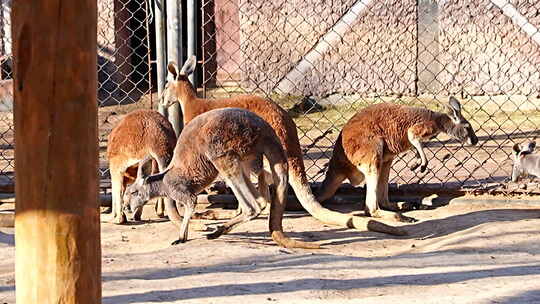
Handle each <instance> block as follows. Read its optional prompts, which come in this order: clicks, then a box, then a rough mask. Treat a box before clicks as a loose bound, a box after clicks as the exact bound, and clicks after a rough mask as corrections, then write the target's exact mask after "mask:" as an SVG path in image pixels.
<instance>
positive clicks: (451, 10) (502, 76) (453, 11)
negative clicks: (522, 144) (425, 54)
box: [437, 0, 540, 95]
mask: <svg viewBox="0 0 540 304" xmlns="http://www.w3.org/2000/svg"><path fill="white" fill-rule="evenodd" d="M510 2H511V3H512V4H513V5H514V7H515V8H516V9H517V10H518V11H519V12H520V13H521V14H523V15H524V16H525V17H527V19H528V21H529V22H530V23H531V24H532V25H533V26H535V27H536V28H537V29H540V1H528V0H513V1H510ZM440 29H441V32H440V40H439V43H440V57H439V58H440V60H441V65H442V66H444V69H443V70H442V72H441V74H440V75H439V76H438V77H437V79H438V81H439V82H440V83H441V84H442V89H443V92H445V93H451V94H456V93H460V92H461V91H462V90H463V91H464V93H465V94H467V95H483V94H524V95H529V94H538V91H539V89H540V84H539V82H540V70H539V69H540V46H539V45H538V44H536V43H535V42H534V41H533V40H531V39H530V38H529V37H528V36H527V35H526V34H525V33H524V32H523V31H522V30H521V29H520V28H519V27H518V26H517V25H515V24H514V23H512V20H511V18H509V17H508V16H505V15H504V14H503V13H502V11H501V9H499V8H498V7H497V6H496V5H494V4H493V3H492V2H491V1H489V0H474V1H473V0H459V1H458V0H452V1H441V3H440Z"/></svg>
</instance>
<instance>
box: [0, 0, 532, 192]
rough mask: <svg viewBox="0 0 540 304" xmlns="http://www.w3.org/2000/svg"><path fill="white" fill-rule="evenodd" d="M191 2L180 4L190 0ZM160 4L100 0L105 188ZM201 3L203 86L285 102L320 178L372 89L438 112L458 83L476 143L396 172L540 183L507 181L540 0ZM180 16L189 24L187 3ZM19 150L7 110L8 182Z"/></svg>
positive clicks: (151, 50) (3, 133)
mask: <svg viewBox="0 0 540 304" xmlns="http://www.w3.org/2000/svg"><path fill="white" fill-rule="evenodd" d="M156 1H157V2H156ZM192 2H193V1H182V2H179V4H181V7H182V10H183V11H186V10H187V5H190V4H191V3H192ZM0 4H1V5H0V58H3V59H2V60H0V72H1V73H0V78H1V79H10V78H11V72H12V71H11V67H10V62H11V60H12V58H11V51H10V49H11V36H10V34H9V33H10V26H9V24H10V22H9V14H10V10H9V7H10V0H0ZM164 4H166V2H164V1H158V0H99V1H98V6H99V17H98V45H99V49H98V50H97V56H98V67H97V69H98V80H99V89H98V99H99V105H100V111H99V123H100V147H101V154H100V155H101V169H102V173H103V176H104V183H103V186H104V188H106V187H107V186H108V184H107V182H106V179H107V174H108V173H107V161H106V159H105V149H106V144H107V135H108V133H109V132H110V130H111V128H112V127H113V126H114V124H115V123H116V122H117V121H118V120H119V119H120V118H121V117H122V115H123V114H125V113H127V112H129V111H131V110H133V109H136V108H141V107H145V108H156V95H157V94H156V92H157V85H156V83H157V81H156V79H157V75H156V68H155V64H154V63H155V58H156V56H157V55H156V41H155V39H156V36H157V35H156V31H155V28H156V26H155V22H156V20H155V16H156V15H158V13H161V12H156V11H155V9H156V7H160V6H163V5H164ZM196 5H197V7H196V9H197V12H198V18H197V22H196V25H197V29H198V35H197V37H195V38H197V39H195V40H190V42H189V43H192V41H196V42H197V48H198V49H197V50H196V52H197V54H198V58H199V59H200V60H201V62H202V66H201V67H200V68H201V70H200V72H201V73H199V76H198V77H199V78H198V79H195V80H199V83H200V89H201V90H200V93H201V95H203V96H206V97H228V96H234V95H237V94H241V93H251V94H259V95H262V96H266V97H268V98H270V99H272V100H273V101H275V102H277V103H278V104H280V105H281V106H282V107H283V108H285V109H286V110H288V111H289V113H290V114H291V115H292V116H293V117H294V120H295V122H296V124H297V126H298V131H299V136H300V141H301V144H302V146H303V149H304V154H305V163H306V168H307V171H308V176H309V178H310V180H311V181H312V182H318V181H321V180H322V178H323V177H324V172H325V168H326V165H327V163H328V160H329V158H330V157H331V153H332V147H333V144H334V143H335V140H336V138H337V135H338V134H339V131H340V130H341V128H342V127H343V125H344V124H345V123H346V122H347V120H348V119H349V118H350V117H352V115H354V113H355V112H356V111H358V110H360V109H362V108H363V107H365V106H367V105H370V104H373V103H378V102H396V103H403V104H408V105H414V106H420V107H427V108H430V109H433V110H438V111H444V110H445V109H444V104H445V103H446V102H447V100H448V97H449V96H456V97H457V98H458V99H460V100H461V101H462V103H463V105H464V113H465V116H466V118H467V119H468V120H469V121H471V123H472V124H473V127H474V128H475V129H476V130H477V135H478V137H479V139H480V142H479V145H477V146H475V147H463V146H462V145H461V144H458V143H456V142H454V141H452V140H449V138H447V137H445V136H444V135H441V136H439V137H438V138H437V139H435V140H433V141H431V142H430V143H429V144H428V145H427V149H426V150H427V151H426V154H427V156H428V158H429V159H430V160H431V161H430V165H429V170H428V171H427V172H425V173H418V172H413V171H411V170H410V169H409V168H408V166H407V165H408V163H409V162H410V161H411V160H412V158H413V157H414V154H413V153H412V152H411V153H406V154H404V155H401V156H400V157H399V159H397V160H396V161H395V163H394V165H393V167H392V173H391V183H393V184H394V185H396V186H399V187H402V186H403V187H405V185H407V186H408V187H414V186H417V187H432V188H438V189H472V190H476V191H503V192H504V191H514V190H517V191H529V192H540V186H539V185H538V183H537V182H536V181H535V180H525V182H521V183H520V184H519V185H516V184H512V183H509V176H510V174H511V170H512V160H513V154H512V146H513V144H514V143H520V142H523V141H525V140H534V139H536V138H537V137H538V136H539V135H540V32H539V29H540V2H537V1H528V0H512V1H507V0H453V1H446V0H445V1H443V0H439V1H426V0H415V1H412V0H406V1H398V0H385V1H382V0H337V1H330V2H329V1H322V0H302V1H299V0H295V1H286V0H275V1H262V0H200V1H197V2H196ZM162 8H163V7H162ZM163 9H164V8H163ZM163 12H165V11H163ZM190 16H191V15H190ZM183 18H184V21H183V23H182V26H181V27H182V28H186V27H187V21H186V20H185V18H187V16H186V13H185V12H184V15H183ZM193 24H195V23H194V22H191V23H190V26H191V25H193ZM188 36H189V35H185V33H182V34H181V35H179V37H182V41H183V42H181V43H182V45H181V46H180V49H182V47H187V46H188V45H187V44H188V42H187V37H188ZM191 37H192V36H191ZM164 47H166V46H164ZM191 51H192V50H191ZM2 56H5V57H2ZM180 57H182V56H180ZM184 58H185V54H184ZM0 92H1V91H0ZM0 99H1V96H0ZM13 149H14V142H13V120H12V114H11V113H10V112H9V111H7V112H6V111H4V112H0V173H1V175H0V176H1V178H3V179H6V180H7V181H9V180H11V179H12V178H13V176H14V172H13V171H14V159H13ZM1 182H2V180H0V183H1Z"/></svg>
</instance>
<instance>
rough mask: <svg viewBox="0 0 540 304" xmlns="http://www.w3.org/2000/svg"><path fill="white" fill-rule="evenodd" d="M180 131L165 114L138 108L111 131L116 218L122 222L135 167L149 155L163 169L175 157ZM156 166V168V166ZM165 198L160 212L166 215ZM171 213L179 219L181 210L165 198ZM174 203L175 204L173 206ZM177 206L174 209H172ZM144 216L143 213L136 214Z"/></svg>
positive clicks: (109, 149)
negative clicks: (176, 130) (126, 193)
mask: <svg viewBox="0 0 540 304" xmlns="http://www.w3.org/2000/svg"><path fill="white" fill-rule="evenodd" d="M175 145H176V135H175V133H174V130H173V128H172V125H171V124H170V123H169V121H167V119H166V118H165V117H163V116H162V115H161V114H159V113H158V112H156V111H152V110H137V111H133V112H131V113H129V114H127V115H126V116H125V117H124V118H123V119H122V120H121V121H120V122H119V123H118V124H117V125H116V126H115V127H114V129H113V130H112V131H111V134H109V138H108V144H107V158H108V159H109V169H110V171H111V192H112V222H114V223H116V224H122V223H125V222H126V216H125V215H124V213H123V211H122V193H123V191H124V189H125V187H126V186H127V184H129V183H130V182H131V181H130V179H131V176H132V175H133V173H132V172H133V170H134V169H135V168H134V166H136V165H137V164H138V163H139V162H140V161H141V160H143V159H144V158H145V157H146V156H147V155H151V156H152V158H153V159H154V160H155V162H156V163H157V167H158V168H157V169H159V171H163V170H164V169H165V167H166V166H167V165H168V164H169V161H170V160H171V158H172V155H173V151H174V146H175ZM155 169H156V168H154V170H155ZM162 205H163V202H162V201H161V200H158V202H157V203H156V212H157V213H158V215H159V216H162V215H163V214H162V213H163V211H162V208H163V206H162ZM165 205H166V206H165V207H166V208H167V213H168V216H169V217H171V220H173V219H177V218H178V217H179V216H178V211H177V210H176V206H175V205H174V203H173V202H172V201H170V200H169V201H167V200H165ZM171 207H174V208H171ZM171 209H174V210H171ZM134 218H135V219H136V220H138V219H140V213H138V214H136V216H135V217H134Z"/></svg>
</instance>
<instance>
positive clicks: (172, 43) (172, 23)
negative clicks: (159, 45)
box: [167, 0, 183, 136]
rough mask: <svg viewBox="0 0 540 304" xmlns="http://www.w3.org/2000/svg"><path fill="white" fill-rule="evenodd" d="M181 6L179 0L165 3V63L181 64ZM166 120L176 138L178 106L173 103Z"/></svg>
mask: <svg viewBox="0 0 540 304" xmlns="http://www.w3.org/2000/svg"><path fill="white" fill-rule="evenodd" d="M181 7H182V4H181V2H180V1H179V0H169V1H167V61H168V62H169V61H174V62H176V63H177V64H178V65H181V64H182V23H181V22H180V20H181V16H182V11H181ZM168 111H169V113H168V118H169V121H170V122H171V124H172V126H173V128H174V132H175V133H176V136H178V135H180V132H181V131H182V127H183V121H182V111H181V110H180V104H178V103H174V104H173V105H172V106H170V107H169V109H168Z"/></svg>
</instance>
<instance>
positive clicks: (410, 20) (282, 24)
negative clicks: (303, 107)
mask: <svg viewBox="0 0 540 304" xmlns="http://www.w3.org/2000/svg"><path fill="white" fill-rule="evenodd" d="M220 2H223V1H216V3H220ZM424 2H430V3H429V4H432V3H433V2H434V1H427V0H424ZM227 3H228V2H227ZM329 3H331V5H329ZM355 3H356V1H354V0H337V1H332V2H328V1H324V0H295V1H285V0H275V1H265V0H250V1H247V0H238V4H237V5H236V4H235V5H236V9H237V10H238V13H239V16H238V18H239V35H238V36H235V35H230V33H229V32H234V29H235V27H236V26H237V25H236V23H231V22H221V24H223V30H219V29H218V30H217V38H216V39H217V41H218V43H217V54H218V55H217V56H218V58H221V59H220V60H218V61H219V62H218V67H217V69H218V70H219V69H220V67H221V69H226V70H235V69H236V68H238V69H240V70H241V71H242V73H241V74H240V75H238V76H237V79H238V80H240V81H241V83H242V85H243V86H245V87H247V88H248V89H251V90H255V89H260V90H262V91H265V92H271V91H272V90H273V89H274V88H275V87H276V85H277V84H278V82H279V81H280V79H282V78H283V77H285V75H287V74H288V73H289V72H290V71H291V70H292V69H294V67H295V66H296V65H297V64H298V62H299V61H300V60H301V59H302V57H303V56H304V55H305V54H306V53H307V52H309V51H310V50H311V49H312V48H313V47H314V46H315V45H316V44H317V41H318V40H319V39H320V38H321V37H322V36H323V35H324V34H325V33H326V32H327V31H328V30H329V29H331V28H332V26H334V24H335V23H336V22H338V21H339V20H340V18H341V17H342V16H343V15H344V14H345V13H346V12H347V11H348V10H349V9H350V7H351V6H352V5H354V4H355ZM435 4H436V5H435V6H436V7H435V9H430V10H427V11H426V12H424V11H422V5H421V6H420V8H419V9H420V11H419V14H420V15H421V14H433V15H432V16H430V15H428V16H424V15H422V16H420V19H421V20H420V22H421V23H424V22H426V20H429V18H432V22H433V24H427V25H425V26H424V27H422V26H423V25H422V24H421V25H420V27H419V28H420V34H421V35H420V41H421V43H423V44H425V40H423V39H435V43H436V46H437V47H433V46H432V45H425V46H424V45H420V46H419V48H418V52H417V44H416V43H417V42H416V41H417V36H418V34H417V24H416V21H417V19H416V18H417V17H416V16H417V7H416V1H412V0H405V1H398V0H387V1H382V0H379V1H372V2H371V3H370V4H369V5H368V8H367V9H366V10H365V11H364V12H363V13H362V14H360V15H359V16H358V18H356V20H355V22H354V23H352V24H351V29H350V31H348V32H347V33H345V34H344V35H343V38H342V39H341V41H340V42H339V43H337V44H336V45H334V46H333V47H332V49H331V50H329V51H328V52H326V53H324V54H320V56H319V58H318V59H317V60H316V62H313V69H310V70H309V71H308V72H306V73H305V76H306V77H305V78H304V79H300V80H299V81H298V82H297V83H296V87H295V89H294V91H293V92H291V93H293V94H315V95H325V94H329V93H332V92H341V93H352V92H360V93H364V94H382V95H387V94H396V93H397V94H405V95H414V94H422V93H431V94H435V93H442V94H464V95H483V94H537V93H538V91H539V89H540V84H539V83H540V73H539V66H540V65H539V63H540V50H539V46H538V45H536V44H535V43H534V42H533V41H532V40H531V39H530V38H529V37H527V36H526V34H524V33H523V32H522V31H521V30H520V29H519V27H517V26H516V25H515V24H513V23H512V21H511V20H510V18H508V17H507V16H504V15H503V14H502V12H501V11H500V9H498V8H497V7H496V6H495V5H493V4H491V2H490V1H489V0H454V1H436V2H435ZM512 4H514V5H515V7H516V8H517V9H518V10H519V11H520V12H521V13H522V14H523V15H525V16H526V17H527V18H528V19H529V22H530V23H531V24H533V25H534V26H537V27H540V14H538V12H539V11H540V1H528V0H520V1H515V0H514V1H512ZM233 8H234V7H231V4H230V3H229V4H228V6H227V7H226V9H221V11H220V5H217V6H216V10H217V12H218V17H219V18H220V20H229V18H233V20H234V18H235V16H234V14H235V13H236V11H234V9H233ZM422 18H423V19H422ZM216 23H217V22H216ZM426 29H434V30H436V31H437V33H436V34H433V35H428V36H430V37H428V38H425V36H426V35H425V33H424V34H423V33H422V30H426ZM234 48H237V49H238V51H239V52H235V50H234ZM430 52H431V53H433V54H429V53H430ZM228 54H233V56H240V58H237V57H234V60H228V59H227V56H229V55H228ZM220 56H221V57H220ZM423 61H425V62H423ZM433 61H437V62H438V64H437V63H435V64H434V63H433ZM417 63H418V69H419V71H418V72H417V70H416V69H417ZM426 68H427V69H429V70H430V71H431V70H432V72H433V75H431V76H430V72H426V71H425V69H426ZM422 72H424V74H422ZM218 75H219V73H218ZM417 75H418V77H419V83H416V79H417ZM422 82H426V83H422ZM428 82H432V83H428Z"/></svg>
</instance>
